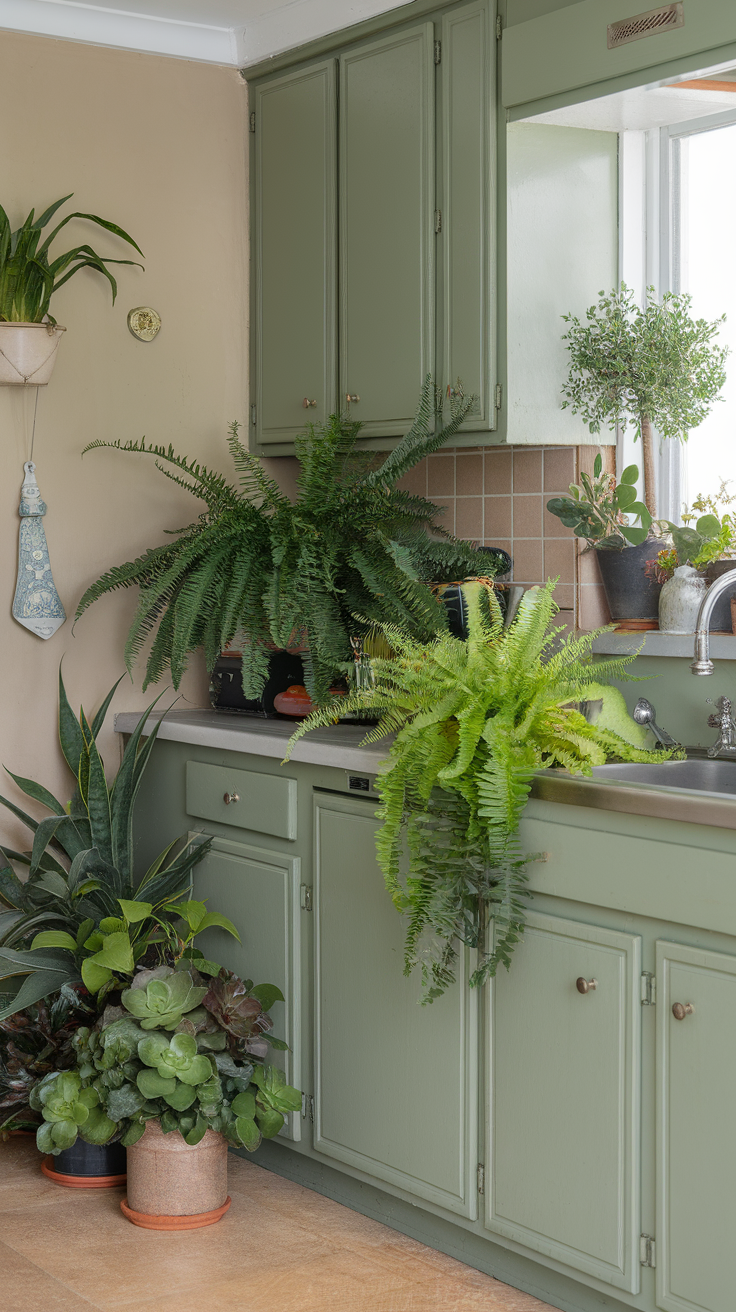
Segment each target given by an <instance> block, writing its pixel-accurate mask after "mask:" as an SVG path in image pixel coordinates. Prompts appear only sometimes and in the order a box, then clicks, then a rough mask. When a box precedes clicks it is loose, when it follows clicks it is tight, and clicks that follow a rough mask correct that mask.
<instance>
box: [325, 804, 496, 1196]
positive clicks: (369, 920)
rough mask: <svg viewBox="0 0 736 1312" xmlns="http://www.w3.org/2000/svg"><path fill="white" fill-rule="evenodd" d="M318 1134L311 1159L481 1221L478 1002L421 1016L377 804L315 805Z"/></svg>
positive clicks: (470, 998) (442, 1005) (466, 994)
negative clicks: (386, 876) (381, 854)
mask: <svg viewBox="0 0 736 1312" xmlns="http://www.w3.org/2000/svg"><path fill="white" fill-rule="evenodd" d="M314 807H315V812H314V815H315V819H314V841H315V867H314V872H313V873H314V895H315V902H314V916H315V923H314V933H315V1018H314V1024H315V1061H316V1087H315V1125H314V1147H315V1149H316V1150H317V1152H319V1153H323V1154H324V1155H325V1156H327V1157H330V1158H333V1159H334V1160H336V1161H338V1162H341V1163H344V1164H345V1165H346V1166H348V1167H353V1168H355V1169H357V1170H358V1171H362V1172H365V1173H366V1174H368V1175H370V1176H373V1177H374V1179H377V1180H384V1181H386V1182H387V1183H388V1184H390V1185H393V1186H394V1187H396V1188H398V1189H400V1190H402V1191H404V1192H406V1193H408V1194H409V1195H411V1196H413V1197H414V1198H417V1199H426V1200H428V1201H430V1202H432V1203H435V1204H437V1205H439V1206H440V1207H443V1208H446V1209H448V1210H449V1211H451V1212H455V1213H459V1214H460V1215H461V1216H464V1217H469V1218H473V1217H474V1216H475V1215H476V1214H477V1191H476V1166H477V1161H478V1158H477V1156H476V1152H477V1148H476V1128H477V1127H476V1113H475V1107H476V1103H477V1007H476V1003H477V999H476V995H475V993H474V992H473V991H471V990H469V989H467V988H466V987H464V985H463V984H460V983H458V984H457V985H456V986H455V987H454V988H452V989H450V990H448V992H447V994H446V995H445V996H444V997H443V998H441V999H438V1001H436V1002H435V1003H433V1004H432V1005H431V1006H428V1007H421V1006H419V1005H418V998H419V986H418V982H417V980H416V978H412V979H406V978H405V976H404V974H403V938H404V926H403V924H402V921H401V919H400V918H399V916H398V915H397V914H396V911H395V909H394V907H393V905H392V902H391V899H390V897H389V896H388V894H387V892H386V889H385V887H384V882H383V877H382V875H381V872H380V870H379V868H378V865H377V862H376V856H375V845H374V840H375V833H376V829H377V824H378V822H377V821H376V819H375V816H374V810H375V802H373V803H372V804H371V803H367V802H366V803H362V802H358V801H355V800H353V799H351V798H342V797H336V796H333V795H330V794H319V793H316V794H315V801H314Z"/></svg>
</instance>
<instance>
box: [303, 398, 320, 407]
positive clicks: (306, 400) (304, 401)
mask: <svg viewBox="0 0 736 1312" xmlns="http://www.w3.org/2000/svg"><path fill="white" fill-rule="evenodd" d="M316 404H317V402H316V401H310V400H309V397H308V396H305V398H304V400H303V401H302V405H303V406H304V409H305V410H308V409H309V407H310V406H312V405H316Z"/></svg>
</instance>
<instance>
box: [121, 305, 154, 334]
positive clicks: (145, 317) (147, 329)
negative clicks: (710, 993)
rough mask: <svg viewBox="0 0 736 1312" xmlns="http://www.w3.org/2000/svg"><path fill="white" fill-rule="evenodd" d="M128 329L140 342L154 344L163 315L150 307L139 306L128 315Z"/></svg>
mask: <svg viewBox="0 0 736 1312" xmlns="http://www.w3.org/2000/svg"><path fill="white" fill-rule="evenodd" d="M128 327H129V328H130V331H131V332H132V334H133V336H134V337H137V338H138V340H139V342H152V341H153V339H154V337H155V336H156V333H157V332H158V330H159V328H160V327H161V315H160V314H157V313H156V311H155V310H152V309H151V307H150V305H138V306H137V307H136V308H135V310H131V311H130V313H129V314H128Z"/></svg>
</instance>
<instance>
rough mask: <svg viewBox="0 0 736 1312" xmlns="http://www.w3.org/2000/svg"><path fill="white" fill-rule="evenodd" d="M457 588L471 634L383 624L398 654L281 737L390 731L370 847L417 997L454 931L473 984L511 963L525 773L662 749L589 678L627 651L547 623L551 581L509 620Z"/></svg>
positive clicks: (490, 599) (451, 951)
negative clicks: (337, 730)
mask: <svg viewBox="0 0 736 1312" xmlns="http://www.w3.org/2000/svg"><path fill="white" fill-rule="evenodd" d="M463 591H464V593H465V600H466V603H467V612H468V638H467V641H461V640H460V639H459V638H455V637H453V636H451V635H450V634H442V635H440V636H439V637H438V638H436V639H435V640H434V641H432V642H430V643H421V642H417V640H416V639H414V638H412V637H410V636H409V635H407V634H406V633H403V632H402V631H401V630H400V629H398V628H388V629H386V630H385V633H386V637H387V638H388V640H389V642H390V644H391V646H392V647H393V649H394V651H395V653H396V655H395V656H394V657H393V658H390V659H379V658H376V659H374V660H373V661H372V666H373V671H374V675H375V687H374V688H372V689H366V690H364V691H362V692H355V693H353V694H351V695H350V696H349V697H348V698H344V699H342V700H339V701H338V700H335V702H333V704H332V706H331V707H330V706H328V707H326V708H324V709H323V710H321V711H317V712H315V713H314V714H313V715H312V716H310V717H309V719H307V720H306V721H305V722H304V723H303V724H302V725H300V726H299V728H298V729H297V730H296V732H295V733H294V734H293V735H292V738H291V740H290V744H289V749H290V751H291V750H292V748H293V745H294V743H295V742H296V741H297V740H298V739H299V738H300V737H301V736H302V734H304V733H306V732H308V730H309V729H311V728H316V727H318V726H320V725H324V724H328V723H329V722H330V721H331V720H334V718H335V716H336V715H337V714H344V713H345V711H346V710H359V709H363V710H365V709H368V708H370V709H374V710H375V711H377V712H378V713H379V714H380V716H381V719H380V722H379V724H378V726H377V728H376V729H374V730H372V731H371V732H370V733H369V734H368V735H367V737H366V739H365V741H366V742H375V741H376V740H377V739H379V738H383V737H385V736H386V735H388V734H395V735H396V736H395V738H394V740H393V742H392V743H391V746H390V747H389V750H388V759H387V762H386V765H385V768H384V769H382V770H381V771H380V772H379V775H378V778H377V786H378V789H379V792H380V795H381V800H382V807H381V811H380V812H379V814H380V815H381V816H382V818H383V826H382V828H381V830H380V831H379V834H378V840H377V850H378V860H379V863H380V865H381V868H382V870H383V874H384V877H385V880H386V885H387V888H388V891H389V892H390V894H391V896H392V898H393V901H394V904H395V905H396V907H397V909H398V910H399V911H400V912H402V913H404V914H405V915H406V916H407V934H406V955H405V972H406V974H407V975H408V974H409V973H410V971H411V970H412V968H413V967H414V966H416V965H418V966H419V967H420V969H421V972H422V979H423V984H424V990H425V992H424V999H423V1000H424V1001H425V1002H426V1001H432V1000H433V999H434V998H436V997H437V996H439V994H441V993H442V992H443V991H444V989H445V988H446V987H447V986H448V984H450V983H452V981H453V979H454V970H455V962H456V958H457V950H458V944H459V943H462V944H465V945H466V946H468V947H470V948H477V949H478V950H479V954H480V957H479V964H478V966H477V968H476V970H475V971H474V972H473V974H472V976H471V980H470V982H471V984H472V985H481V984H483V983H485V981H486V980H487V979H489V977H490V976H492V975H494V974H495V972H496V970H497V968H498V966H499V965H504V966H506V967H507V968H508V966H509V964H510V961H511V956H512V953H513V949H514V945H515V944H516V942H517V941H518V940H519V938H520V937H521V935H522V933H523V930H524V918H525V905H526V901H527V897H528V890H527V887H526V885H527V864H528V862H529V861H530V860H531V859H533V858H532V857H529V856H528V855H526V854H524V853H523V852H522V849H521V846H520V843H519V824H520V821H521V817H522V813H523V811H524V807H525V805H526V801H527V798H528V796H529V792H530V789H531V785H532V780H533V778H534V775H535V772H536V771H538V770H543V769H548V768H549V767H551V766H555V765H558V766H563V767H564V768H565V769H567V770H570V771H572V772H573V773H575V774H589V773H590V771H591V769H592V767H593V766H594V765H602V764H603V763H604V762H605V761H606V760H608V759H610V758H612V757H618V758H619V759H622V760H628V761H661V760H662V759H663V757H662V753H661V751H659V752H648V751H645V750H643V749H642V748H641V746H640V745H637V744H640V743H641V736H640V734H639V726H637V725H635V724H634V722H633V721H632V720H631V719H630V718H629V716H628V713H626V709H625V703H624V701H623V696H622V694H621V693H620V692H619V691H618V689H601V688H600V683H599V681H601V680H607V679H609V678H615V679H622V678H627V677H629V676H627V674H626V666H627V665H628V664H629V663H630V662H631V661H632V660H634V659H635V657H634V656H628V657H621V658H619V659H617V660H613V661H605V662H601V663H597V664H596V663H594V662H593V660H592V654H591V653H592V643H593V640H594V638H596V637H597V636H598V634H597V633H589V634H584V635H582V636H581V637H563V636H562V635H563V634H564V628H560V627H555V626H554V625H553V624H552V620H553V617H554V615H555V614H556V612H557V606H556V604H555V601H554V597H553V591H554V583H548V584H547V586H546V588H532V589H530V590H529V592H528V593H527V594H526V596H525V597H524V598H523V600H522V604H521V606H520V608H519V613H518V615H517V618H516V619H515V620H514V622H513V623H512V624H511V625H510V626H509V628H508V629H504V627H503V617H502V614H501V611H500V608H499V605H498V602H497V600H496V598H495V595H494V592H493V588H492V587H488V586H486V585H485V584H483V583H480V582H479V583H470V584H466V585H465V586H464V588H463ZM603 632H605V630H603ZM591 685H594V691H595V696H596V697H598V696H599V695H600V694H601V693H603V692H605V693H608V694H610V695H611V697H612V698H614V699H616V698H618V699H619V703H620V705H619V715H618V718H617V719H616V724H617V729H618V731H616V730H615V729H613V728H610V727H607V726H606V724H605V723H604V720H603V719H599V720H598V721H597V722H596V723H588V721H587V720H586V718H585V717H584V715H583V714H582V712H581V709H580V704H581V702H583V701H584V700H585V693H586V689H588V688H590V686H591ZM621 707H623V712H621V709H620V708H621ZM681 754H682V753H681ZM668 755H672V753H671V752H670V753H668ZM407 831H408V844H409V873H408V877H407V878H406V879H405V880H402V863H403V853H404V838H405V835H406V833H407ZM489 930H490V937H489V941H488V943H487V942H486V935H487V931H489Z"/></svg>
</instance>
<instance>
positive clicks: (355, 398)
mask: <svg viewBox="0 0 736 1312" xmlns="http://www.w3.org/2000/svg"><path fill="white" fill-rule="evenodd" d="M345 400H346V401H347V403H348V405H350V403H351V402H353V403H354V402H355V401H359V400H360V397H359V396H352V395H351V394H350V392H348V393H347V395H346V397H345Z"/></svg>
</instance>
